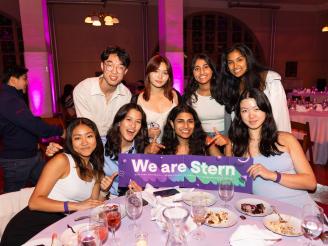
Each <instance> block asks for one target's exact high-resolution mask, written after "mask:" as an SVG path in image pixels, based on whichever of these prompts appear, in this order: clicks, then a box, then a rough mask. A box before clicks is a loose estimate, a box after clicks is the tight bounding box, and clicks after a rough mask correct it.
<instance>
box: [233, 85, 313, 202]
mask: <svg viewBox="0 0 328 246" xmlns="http://www.w3.org/2000/svg"><path fill="white" fill-rule="evenodd" d="M229 137H230V139H231V142H232V143H233V148H232V151H233V154H234V156H242V157H253V158H254V164H253V165H252V166H251V167H250V168H249V169H248V173H249V175H250V176H251V177H252V178H253V179H254V182H253V193H254V194H256V195H261V196H266V197H270V198H273V199H277V200H280V201H284V202H287V203H291V204H293V205H296V206H300V207H302V206H303V205H304V204H306V203H313V200H312V199H311V198H310V196H309V194H308V192H307V190H314V189H315V188H316V179H315V176H314V174H313V171H312V169H311V167H310V164H309V162H308V160H307V159H306V156H305V154H304V152H303V150H302V147H301V145H300V144H299V142H298V141H297V139H296V138H295V137H294V136H293V135H292V134H290V133H287V132H278V131H277V127H276V123H275V121H274V118H273V114H272V109H271V105H270V102H269V100H268V98H267V97H266V95H265V94H264V93H263V92H261V91H260V90H258V89H249V90H245V91H244V92H243V93H242V95H241V96H240V98H239V102H238V104H237V105H236V117H235V119H234V120H233V122H232V125H231V128H230V130H229Z"/></svg>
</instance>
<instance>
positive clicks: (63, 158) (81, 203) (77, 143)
mask: <svg viewBox="0 0 328 246" xmlns="http://www.w3.org/2000/svg"><path fill="white" fill-rule="evenodd" d="M103 165H104V148H103V144H102V142H101V139H100V136H99V132H98V130H97V127H96V125H95V124H94V123H93V122H92V121H91V120H89V119H86V118H77V119H74V120H73V121H72V122H71V123H70V125H69V126H68V128H67V138H66V140H65V153H61V154H58V155H56V156H55V157H53V158H52V159H50V160H49V161H48V163H47V164H46V165H45V167H44V169H43V171H42V174H41V176H40V179H39V181H38V183H37V185H36V187H35V190H34V192H33V194H32V196H31V198H30V200H29V204H28V207H26V208H25V209H23V210H22V211H21V212H19V213H18V214H17V215H16V216H15V217H14V218H13V219H12V220H11V221H10V222H9V224H8V225H7V227H6V229H5V232H4V235H3V237H2V241H1V244H3V245H21V244H23V243H24V242H26V241H27V240H28V239H30V238H31V237H33V236H34V235H35V234H37V233H38V232H40V231H41V230H42V229H44V228H46V227H47V226H49V225H50V224H52V223H54V222H56V221H57V220H60V219H61V218H63V217H64V213H70V212H73V211H77V210H84V209H88V208H93V207H96V206H99V205H101V204H102V203H103V201H104V199H105V197H104V194H105V192H101V191H100V189H102V190H104V191H106V190H108V188H109V186H110V185H111V183H110V182H108V180H107V179H103V176H104V173H103Z"/></svg>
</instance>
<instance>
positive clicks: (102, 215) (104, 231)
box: [90, 208, 108, 243]
mask: <svg viewBox="0 0 328 246" xmlns="http://www.w3.org/2000/svg"><path fill="white" fill-rule="evenodd" d="M90 224H91V225H93V226H94V228H95V230H97V231H98V234H99V238H100V240H101V241H102V242H103V243H105V241H106V239H107V237H108V223H107V215H106V211H105V209H104V208H100V209H99V208H96V209H95V211H91V216H90Z"/></svg>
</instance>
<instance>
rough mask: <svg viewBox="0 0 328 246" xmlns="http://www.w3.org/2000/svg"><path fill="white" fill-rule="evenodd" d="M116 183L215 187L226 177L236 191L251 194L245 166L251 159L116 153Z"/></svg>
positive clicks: (210, 188) (249, 163)
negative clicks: (117, 170)
mask: <svg viewBox="0 0 328 246" xmlns="http://www.w3.org/2000/svg"><path fill="white" fill-rule="evenodd" d="M118 162H119V186H120V187H126V186H128V184H129V182H130V179H132V180H134V181H136V182H137V183H138V184H139V185H141V186H143V187H144V186H145V185H146V183H149V184H151V185H153V186H155V187H173V186H180V187H185V188H192V187H194V188H200V189H207V190H216V189H217V188H218V184H219V183H220V180H221V179H223V178H229V179H231V180H232V181H233V183H234V186H235V191H238V192H244V193H252V183H253V181H252V178H251V177H249V176H248V174H247V169H248V168H249V167H250V166H251V165H252V164H253V159H252V158H237V157H215V156H197V155H145V154H120V155H119V160H118Z"/></svg>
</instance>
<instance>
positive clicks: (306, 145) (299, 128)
mask: <svg viewBox="0 0 328 246" xmlns="http://www.w3.org/2000/svg"><path fill="white" fill-rule="evenodd" d="M291 127H292V131H293V132H297V133H301V134H302V135H303V138H298V141H299V142H300V144H301V145H302V148H303V151H304V153H306V152H307V151H309V154H310V163H311V164H313V149H312V146H313V142H311V134H310V124H309V122H306V123H305V124H304V123H300V122H296V121H291Z"/></svg>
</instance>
